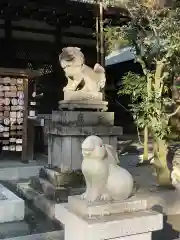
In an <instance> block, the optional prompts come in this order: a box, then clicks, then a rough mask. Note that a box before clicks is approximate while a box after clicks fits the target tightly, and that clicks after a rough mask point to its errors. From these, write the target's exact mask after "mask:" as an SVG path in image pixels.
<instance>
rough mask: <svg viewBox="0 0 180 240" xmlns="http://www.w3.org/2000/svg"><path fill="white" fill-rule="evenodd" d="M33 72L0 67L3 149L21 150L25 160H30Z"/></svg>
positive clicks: (0, 135) (0, 131) (0, 123)
mask: <svg viewBox="0 0 180 240" xmlns="http://www.w3.org/2000/svg"><path fill="white" fill-rule="evenodd" d="M32 73H33V72H30V71H25V70H18V69H1V68H0V141H1V146H2V151H11V152H21V153H22V160H23V161H28V160H29V159H28V156H27V155H28V149H27V145H28V143H27V138H28V81H29V78H30V76H31V75H32ZM35 76H36V75H35ZM31 130H32V129H31Z"/></svg>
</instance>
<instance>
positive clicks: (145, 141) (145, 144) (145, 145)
mask: <svg viewBox="0 0 180 240" xmlns="http://www.w3.org/2000/svg"><path fill="white" fill-rule="evenodd" d="M148 160H149V156H148V128H147V127H145V128H144V152H143V162H144V161H148Z"/></svg>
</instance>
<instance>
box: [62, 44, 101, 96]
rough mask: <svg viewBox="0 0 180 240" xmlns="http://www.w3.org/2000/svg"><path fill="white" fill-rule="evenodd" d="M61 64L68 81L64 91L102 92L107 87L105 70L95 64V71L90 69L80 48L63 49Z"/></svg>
mask: <svg viewBox="0 0 180 240" xmlns="http://www.w3.org/2000/svg"><path fill="white" fill-rule="evenodd" d="M59 62H60V65H61V67H62V68H63V70H64V72H65V75H66V78H67V80H68V83H67V85H66V86H65V87H64V89H63V90H64V91H79V90H81V91H83V92H101V91H102V90H103V88H104V87H105V83H106V77H105V70H104V68H103V67H102V66H101V65H100V64H95V66H94V69H92V68H90V67H88V66H87V65H86V64H85V58H84V54H83V53H82V52H81V50H80V48H77V47H66V48H63V49H62V53H61V54H60V55H59Z"/></svg>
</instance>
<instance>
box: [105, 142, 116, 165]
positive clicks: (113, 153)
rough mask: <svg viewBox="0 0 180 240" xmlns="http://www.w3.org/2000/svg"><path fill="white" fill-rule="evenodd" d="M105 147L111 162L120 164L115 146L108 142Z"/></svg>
mask: <svg viewBox="0 0 180 240" xmlns="http://www.w3.org/2000/svg"><path fill="white" fill-rule="evenodd" d="M105 148H106V151H107V155H108V160H109V163H111V164H115V165H117V164H119V158H118V155H117V153H116V150H115V148H114V147H113V146H111V145H108V144H105Z"/></svg>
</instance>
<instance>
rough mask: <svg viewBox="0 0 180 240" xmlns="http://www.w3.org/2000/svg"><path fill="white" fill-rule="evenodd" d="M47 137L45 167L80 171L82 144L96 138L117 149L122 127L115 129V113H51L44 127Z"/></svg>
mask: <svg viewBox="0 0 180 240" xmlns="http://www.w3.org/2000/svg"><path fill="white" fill-rule="evenodd" d="M45 132H46V133H47V134H48V163H49V165H51V166H52V167H59V168H65V169H70V170H77V169H80V168H81V162H82V153H81V143H82V141H83V140H84V139H85V138H86V137H87V136H89V135H97V136H99V137H101V138H102V140H103V141H104V142H105V143H106V144H110V145H112V146H113V147H114V148H115V149H117V136H119V135H121V134H122V128H121V127H115V126H114V113H112V112H93V111H88V112H85V111H54V112H52V121H51V122H48V124H45Z"/></svg>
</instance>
